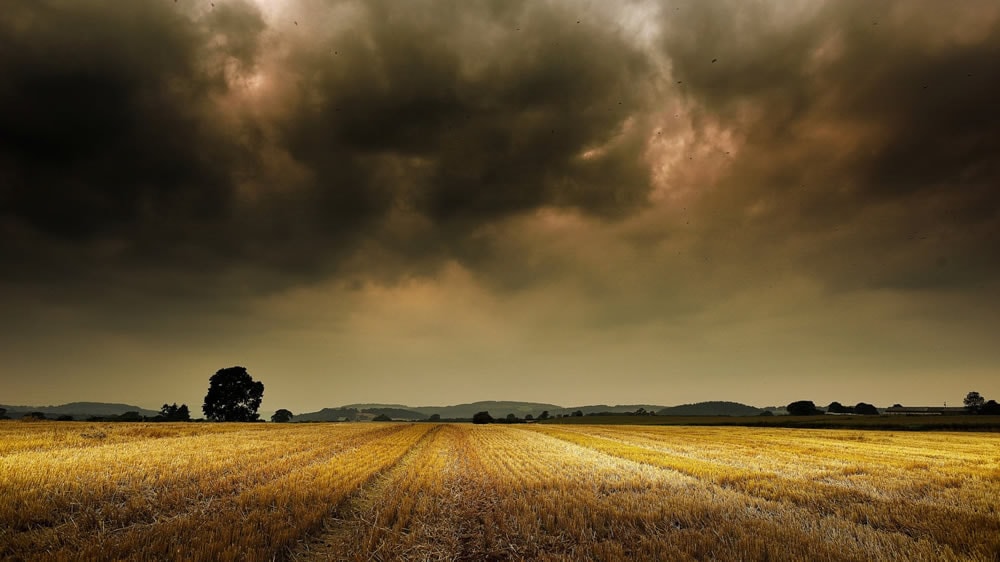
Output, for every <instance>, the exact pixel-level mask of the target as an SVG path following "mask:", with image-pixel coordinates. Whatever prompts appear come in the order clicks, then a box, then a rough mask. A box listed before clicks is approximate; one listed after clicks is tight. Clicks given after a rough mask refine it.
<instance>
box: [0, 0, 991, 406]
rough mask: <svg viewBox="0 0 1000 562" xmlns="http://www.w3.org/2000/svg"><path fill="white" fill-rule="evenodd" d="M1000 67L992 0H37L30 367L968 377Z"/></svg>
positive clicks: (13, 139)
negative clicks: (347, 351)
mask: <svg viewBox="0 0 1000 562" xmlns="http://www.w3.org/2000/svg"><path fill="white" fill-rule="evenodd" d="M998 59H1000V8H998V7H997V6H996V5H995V3H992V2H988V1H985V0H983V1H977V0H970V1H968V2H962V3H959V4H956V5H951V6H943V5H941V4H939V3H933V2H910V3H906V4H898V3H891V2H861V1H853V0H851V1H838V2H765V1H749V2H748V1H728V0H719V1H713V2H697V1H685V0H679V1H673V2H668V1H665V0H664V1H662V2H659V1H639V0H637V1H632V2H623V3H598V2H587V1H584V0H579V1H577V0H559V1H555V0H554V1H547V2H528V1H503V2H498V1H491V0H475V1H464V2H460V1H430V0H418V1H414V2H393V1H389V0H373V1H364V2H361V1H350V0H331V1H326V0H259V1H257V2H254V1H251V0H228V1H227V0H219V1H216V2H214V3H212V2H208V1H202V0H177V1H176V2H175V1H169V0H142V1H138V2H128V3H124V4H123V3H120V2H110V1H107V0H38V1H33V2H27V1H24V2H21V1H16V2H13V3H12V4H11V5H10V6H5V8H4V10H3V11H2V13H0V76H2V77H3V79H2V80H0V262H2V263H3V267H2V268H0V289H2V290H3V294H2V296H0V309H2V310H3V311H5V312H6V316H7V317H10V318H17V321H16V322H15V323H12V324H10V325H7V326H6V327H4V328H3V329H2V330H0V342H3V343H5V344H6V345H5V346H4V348H5V349H6V351H4V348H0V353H2V355H3V356H5V357H6V358H8V359H10V363H8V364H11V365H15V364H16V365H18V366H19V367H18V369H19V372H21V371H24V370H27V371H32V370H37V371H44V372H55V371H56V370H58V367H57V366H56V364H55V363H52V361H53V360H52V359H51V358H46V359H44V360H42V359H39V357H40V355H41V354H43V352H42V351H41V350H42V349H45V348H46V346H47V345H50V344H53V345H54V344H55V342H65V341H67V340H68V339H72V338H74V337H78V336H79V337H83V336H82V335H83V334H88V333H90V334H91V335H93V333H97V332H99V333H100V334H101V335H100V336H99V337H98V336H93V337H95V338H98V339H99V340H100V341H102V342H107V341H118V340H117V339H116V338H117V337H118V336H119V335H121V334H132V335H136V334H141V335H142V336H141V337H140V336H138V335H136V336H135V337H137V338H140V340H141V341H140V342H136V341H132V342H131V343H130V344H128V345H126V346H125V347H128V346H133V347H134V346H136V345H138V346H140V347H142V346H145V345H150V344H149V342H151V341H170V342H174V344H171V345H176V349H177V350H178V352H179V353H183V352H184V351H183V350H184V349H189V348H187V347H184V346H190V348H191V349H197V350H200V351H197V352H194V351H192V354H194V355H197V356H198V357H199V358H200V359H198V361H202V360H203V361H204V362H205V366H204V368H205V369H209V370H211V371H212V372H214V370H215V369H217V368H218V367H219V366H220V365H217V366H215V367H211V368H210V366H211V365H212V364H214V363H213V362H214V361H218V360H219V359H217V355H216V354H217V353H223V352H222V351H219V350H226V352H225V353H236V354H238V353H239V350H241V349H243V350H245V349H247V348H248V347H254V346H260V345H262V344H261V342H263V341H286V342H295V343H287V346H286V349H285V351H283V352H282V353H281V354H272V355H264V356H261V357H260V358H259V361H261V362H262V363H264V364H266V365H271V366H275V368H278V367H277V366H279V365H281V364H282V360H288V357H289V354H292V355H295V356H296V357H299V356H309V355H310V354H313V355H315V356H316V357H319V356H321V355H322V352H320V351H316V350H320V349H326V346H327V344H328V343H330V342H333V343H332V344H331V345H339V346H344V345H346V346H348V347H351V348H352V349H355V350H361V349H369V350H371V351H370V352H371V353H372V354H373V355H371V356H369V355H364V354H362V355H359V356H358V357H355V358H354V359H352V361H353V362H352V363H351V365H353V367H352V368H354V369H357V370H359V371H361V372H367V373H369V376H371V377H373V378H372V379H371V380H372V381H381V382H372V383H371V385H370V387H365V386H364V384H361V383H357V384H358V385H359V386H357V389H358V390H357V392H358V398H359V400H360V399H361V398H362V396H361V394H364V393H365V392H369V391H372V390H371V389H373V388H380V386H379V385H381V384H383V383H384V380H383V379H382V378H379V377H381V376H382V375H378V376H376V375H373V374H371V373H375V372H378V373H385V372H387V371H391V370H392V369H395V368H399V366H400V365H412V364H418V365H420V364H422V363H421V361H424V362H425V363H423V365H424V366H423V367H420V368H418V369H417V371H418V375H419V374H420V373H423V374H424V375H426V376H427V377H429V379H430V380H445V379H439V378H435V377H437V375H434V374H433V373H435V372H440V371H447V372H452V371H454V372H458V371H460V370H462V369H477V368H479V369H485V370H484V372H486V371H489V372H490V373H493V374H495V375H509V373H510V371H512V370H513V371H517V372H523V373H532V372H539V371H546V372H551V373H553V374H552V375H551V379H550V382H549V383H547V384H549V386H548V387H546V388H551V389H553V390H551V392H555V390H554V389H557V388H561V387H560V385H562V384H564V383H565V382H566V381H567V380H570V379H571V377H570V376H569V375H568V373H570V372H575V371H580V370H582V371H585V373H584V375H583V376H584V377H585V378H587V379H588V380H593V381H598V380H600V378H601V377H600V374H599V373H597V371H596V370H602V372H605V371H608V370H615V369H616V368H617V367H615V365H627V369H628V370H629V371H630V372H631V373H633V376H634V379H635V381H636V383H637V385H640V384H641V383H643V382H644V381H657V382H656V384H659V385H661V386H662V387H663V388H668V387H670V385H671V384H676V381H677V380H678V378H677V377H679V378H681V379H684V380H689V381H695V382H691V385H690V387H689V390H688V392H689V394H688V395H686V398H685V399H688V400H692V399H697V398H698V396H695V395H694V393H695V390H694V389H695V388H696V385H697V382H696V381H697V380H698V377H697V376H693V377H692V376H687V377H686V378H685V375H682V373H701V374H702V375H704V376H705V377H708V378H709V379H711V380H730V377H731V378H732V380H746V381H752V380H754V376H760V374H761V373H763V372H765V371H768V370H771V369H773V370H774V371H775V372H776V373H778V374H777V375H775V376H776V377H778V379H780V380H781V381H785V382H787V383H788V385H789V386H791V387H793V388H802V389H810V388H827V387H825V386H823V384H826V383H827V382H828V381H830V380H834V379H836V377H838V376H841V375H842V374H843V373H847V372H850V373H855V372H865V369H869V370H872V371H884V372H887V373H896V375H892V376H897V375H898V376H904V374H905V373H913V372H914V371H915V370H920V369H922V368H923V367H927V369H938V371H935V372H943V371H948V372H953V373H954V372H963V373H966V374H967V379H966V380H969V381H970V384H971V383H972V382H974V381H979V380H981V379H980V378H977V377H981V376H982V373H984V372H986V370H987V369H988V366H990V365H993V366H995V364H996V361H1000V357H998V356H997V354H996V353H995V351H991V348H990V346H988V345H987V344H986V342H984V341H983V340H982V339H981V336H982V334H983V333H984V330H986V329H987V328H986V326H988V325H989V324H990V322H991V321H992V320H995V319H996V311H997V310H998V309H1000V282H998V281H1000V266H998V264H1000V250H998V248H1000V192H998V191H997V189H996V186H998V185H1000V164H998V159H997V158H996V156H995V155H996V154H998V153H1000V135H998V133H997V131H1000V106H998V104H996V103H995V101H994V100H996V99H1000V76H998V73H997V70H996V64H995V61H996V60H998ZM380 299H382V300H380ZM387 303H389V304H387ZM418 303H425V304H418ZM426 303H434V304H426ZM386 307H388V308H386ZM136 311H141V312H140V313H137V312H136ZM393 311H397V312H398V316H399V317H398V318H396V317H394V313H393ZM442 319H443V320H442ZM991 319H992V320H991ZM15 324H16V326H15ZM255 326H256V327H255ZM260 326H267V329H266V330H265V331H264V332H261V331H259V330H260V329H259V327H260ZM942 331H949V332H948V333H949V334H952V335H951V336H949V338H953V339H949V340H948V342H950V343H948V344H942V345H944V347H945V348H946V349H945V350H944V351H942V352H941V353H940V354H938V355H937V356H935V357H927V356H925V355H921V353H922V352H921V353H917V352H916V351H915V348H921V349H923V350H926V349H929V347H928V342H929V341H930V340H932V339H934V338H935V337H937V336H935V334H940V333H941V332H942ZM213 334H214V335H213ZM318 334H331V335H330V336H329V337H330V342H327V341H326V340H324V339H323V337H320V336H319V335H318ZM435 334H436V335H437V336H435ZM887 334H893V335H892V336H891V337H890V336H889V335H887ZM87 337H90V336H87ZM324 337H325V336H324ZM106 338H110V339H106ZM142 338H147V339H142ZM213 338H215V339H213ZM317 338H318V339H317ZM427 338H430V339H427ZM463 338H464V339H463ZM46 342H48V343H46ZM178 342H183V345H181V343H178ZM213 342H214V343H213ZM308 342H312V343H308ZM376 342H381V344H379V343H376ZM390 342H393V343H390ZM415 342H418V343H415ZM872 342H879V343H878V344H874V343H872ZM869 344H870V345H869ZM100 345H105V344H100ZM383 345H384V346H387V347H389V348H391V349H397V350H400V351H399V353H400V355H399V357H398V362H394V361H396V359H392V360H388V359H386V361H389V363H385V364H383V363H381V362H380V361H382V360H383V358H382V357H381V356H380V357H379V358H378V359H377V360H376V359H372V357H374V356H375V355H378V354H379V353H380V352H379V351H375V350H376V349H384V348H383V347H382V346H383ZM788 346H792V347H794V348H796V349H798V350H799V351H797V352H796V353H797V355H795V354H793V356H791V357H788V358H784V359H780V360H779V359H775V358H773V357H771V356H770V355H769V354H772V353H773V350H774V349H775V348H786V349H787V348H788ZM84 347H85V346H84ZM293 348H294V349H296V350H299V351H296V352H295V353H292V352H291V351H288V349H293ZM723 348H724V349H729V350H731V352H732V353H733V354H734V357H733V359H732V361H730V362H726V361H722V360H719V359H717V358H712V359H707V358H706V357H705V354H710V353H713V352H712V351H710V350H713V349H715V350H717V349H723ZM213 350H215V351H213ZM406 350H409V351H406ZM434 350H436V351H434ZM595 350H605V351H602V352H600V353H599V352H597V351H595ZM852 350H853V351H852ZM359 353H361V352H359ZM575 353H583V355H584V356H587V357H589V359H587V360H581V362H580V363H576V362H573V361H569V360H567V359H565V357H566V356H567V355H573V354H575ZM199 354H200V355H199ZM830 354H839V358H838V359H836V360H829V361H831V362H830V363H829V364H827V363H823V362H824V361H828V358H829V356H830ZM852 354H853V355H854V357H853V358H851V356H852ZM140 355H141V354H137V355H136V357H139V356H140ZM279 356H280V357H281V358H282V360H279ZM452 356H454V357H455V358H456V359H455V361H458V362H459V363H460V364H461V365H462V367H461V368H459V367H457V366H455V365H454V364H452V363H451V362H450V361H452V360H451V359H448V358H446V357H452ZM480 356H482V357H485V359H483V361H488V362H491V365H490V366H489V368H484V367H482V365H481V364H480V363H477V362H476V359H475V358H476V357H480ZM512 356H517V357H520V358H521V359H520V360H519V361H520V362H518V361H515V362H513V363H509V364H508V363H507V362H508V361H509V360H510V359H509V358H510V357H512ZM918 356H919V358H918ZM78 357H79V358H84V357H88V353H87V351H86V349H84V348H81V349H80V350H79V356H78ZM463 358H464V359H463ZM900 358H902V359H900ZM136 361H138V359H136ZM192 361H193V360H192ZM296 361H299V363H296V364H301V365H304V366H302V369H303V370H304V371H306V372H309V373H312V374H311V375H309V376H310V377H314V378H315V380H326V379H324V378H323V377H324V376H325V375H321V374H320V373H326V372H327V371H326V367H325V366H323V365H324V364H323V361H322V360H320V359H315V360H308V361H307V360H301V359H296ZM302 361H305V363H302ZM366 361H367V362H366ZM463 361H465V362H463ZM567 361H569V362H567ZM237 363H238V364H244V363H247V361H244V360H243V359H241V358H240V357H236V358H235V359H234V362H233V364H237ZM477 365H478V366H477ZM505 365H508V366H506V367H505ZM664 365H673V367H672V368H667V367H664ZM815 365H819V366H818V367H815V369H813V366H815ZM95 368H96V367H95ZM198 368H201V363H198ZM623 368H624V367H623ZM505 369H507V370H505ZM963 369H965V370H963ZM811 370H815V372H816V375H815V378H810V375H808V374H807V375H803V374H802V372H803V371H811ZM665 371H667V372H669V373H675V374H669V373H668V374H665ZM559 373H561V374H559ZM921 373H922V374H919V376H921V377H926V379H921V380H926V381H927V388H929V387H930V385H931V384H932V382H933V375H932V374H930V371H928V372H927V373H923V371H921ZM5 374H6V373H5ZM441 376H442V377H444V376H445V375H441ZM455 376H457V375H455ZM524 376H527V375H524ZM886 376H890V375H886ZM915 376H916V375H915ZM53 377H55V378H54V379H53V380H56V379H58V377H56V376H55V375H53ZM197 377H201V374H198V375H197ZM197 377H196V378H197ZM712 377H717V379H712ZM782 377H785V378H782ZM363 378H364V377H362V379H363ZM890 378H891V377H890ZM959 379H961V377H959ZM310 380H313V379H310ZM331 380H334V381H336V382H335V383H330V384H347V383H345V382H344V381H343V379H342V378H339V377H338V376H333V377H332V379H331ZM449 380H450V379H449ZM893 380H895V379H893ZM670 381H673V382H670ZM790 381H807V382H795V383H794V384H793V383H792V382H790ZM808 381H812V382H808ZM817 381H823V383H822V384H820V383H819V382H817ZM351 384H355V383H351ZM746 384H748V385H749V384H750V383H749V382H747V383H746ZM776 384H777V383H776ZM799 384H801V385H802V386H796V385H799ZM809 384H813V385H814V386H809ZM595 385H596V386H595V387H594V388H595V389H596V388H598V387H600V388H601V389H603V388H604V387H602V386H601V385H600V384H597V383H595ZM817 385H818V386H817ZM586 386H587V385H582V387H586ZM272 387H273V386H269V388H272ZM352 388H353V387H352ZM491 388H492V387H491ZM498 388H500V387H498ZM686 388H687V387H686ZM747 388H751V387H750V386H747ZM500 390H501V391H502V390H504V389H503V388H500ZM979 390H981V391H983V390H984V389H979ZM997 390H998V391H1000V389H997ZM600 392H602V390H599V389H598V390H594V391H593V392H592V393H591V394H593V395H594V396H598V395H600ZM288 395H289V396H293V395H294V393H293V392H291V391H289V394H288ZM584 396H585V393H583V394H580V400H581V401H582V400H585V399H587V398H585V397H584ZM586 396H589V395H586ZM782 396H783V395H782ZM485 397H486V396H480V395H476V396H475V397H470V398H485ZM368 398H371V399H382V397H381V396H378V397H376V396H367V395H366V396H365V399H368ZM385 398H386V399H388V398H389V397H385ZM515 398H516V397H515ZM533 398H538V399H542V398H546V399H551V400H557V398H555V397H553V396H551V395H548V396H546V397H533ZM713 398H715V397H714V396H713ZM730 398H732V399H739V398H740V397H739V396H731V397H730ZM837 398H838V399H841V400H845V399H846V400H848V401H849V400H855V401H857V400H861V399H866V400H869V401H871V400H876V398H874V397H870V396H858V397H856V398H855V397H848V396H844V395H841V396H838V397H837ZM395 399H396V400H403V398H399V397H397V398H395ZM460 399H464V398H460V397H455V400H460ZM816 399H817V400H822V397H816ZM595 400H597V401H599V400H602V399H600V398H595ZM622 400H623V401H625V400H626V398H625V397H622ZM762 400H763V399H762ZM662 401H665V402H669V401H670V399H668V398H664V399H663V400H662ZM154 402H155V400H154ZM323 405H331V404H318V405H317V406H323Z"/></svg>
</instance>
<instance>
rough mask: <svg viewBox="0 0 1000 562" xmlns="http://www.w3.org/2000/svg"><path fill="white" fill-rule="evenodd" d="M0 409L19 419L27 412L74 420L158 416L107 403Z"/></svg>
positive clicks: (150, 411) (149, 412) (4, 406)
mask: <svg viewBox="0 0 1000 562" xmlns="http://www.w3.org/2000/svg"><path fill="white" fill-rule="evenodd" d="M0 408H5V409H6V410H7V415H8V416H9V417H11V418H19V417H21V416H23V415H24V414H27V413H29V412H42V413H43V414H45V415H47V416H50V417H55V416H73V419H76V420H85V419H87V418H89V417H92V416H97V417H106V416H120V415H122V414H124V413H125V412H139V414H140V415H143V416H150V417H152V416H155V415H157V414H159V412H158V411H155V410H147V409H145V408H140V407H139V406H133V405H131V404H111V403H107V402H70V403H69V404H63V405H61V406H7V405H3V404H0Z"/></svg>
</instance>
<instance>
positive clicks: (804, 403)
mask: <svg viewBox="0 0 1000 562" xmlns="http://www.w3.org/2000/svg"><path fill="white" fill-rule="evenodd" d="M785 409H786V410H788V414H789V415H792V416H819V415H822V414H823V412H821V411H820V410H819V409H818V408H817V407H816V404H813V402H812V400H799V401H797V402H792V403H791V404H789V405H787V406H785Z"/></svg>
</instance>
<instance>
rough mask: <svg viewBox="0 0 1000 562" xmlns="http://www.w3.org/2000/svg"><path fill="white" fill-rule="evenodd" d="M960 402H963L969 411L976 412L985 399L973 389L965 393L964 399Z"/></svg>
mask: <svg viewBox="0 0 1000 562" xmlns="http://www.w3.org/2000/svg"><path fill="white" fill-rule="evenodd" d="M962 402H964V403H965V409H966V410H968V411H969V413H971V414H978V413H979V410H980V408H982V407H983V404H985V403H986V399H985V398H983V397H982V396H981V395H980V394H979V393H978V392H976V391H974V390H973V391H972V392H970V393H968V394H966V395H965V400H963V401H962Z"/></svg>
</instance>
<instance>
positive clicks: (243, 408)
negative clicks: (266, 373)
mask: <svg viewBox="0 0 1000 562" xmlns="http://www.w3.org/2000/svg"><path fill="white" fill-rule="evenodd" d="M263 397H264V383H262V382H260V381H255V380H253V378H252V377H250V373H248V372H247V370H246V368H244V367H228V368H226V369H219V370H218V372H216V373H215V374H214V375H212V378H210V379H208V394H206V395H205V404H204V405H203V406H202V407H201V409H202V411H203V412H205V417H206V418H208V419H209V420H212V421H240V422H249V421H257V418H258V417H259V416H258V414H257V408H259V407H260V401H261V399H263Z"/></svg>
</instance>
